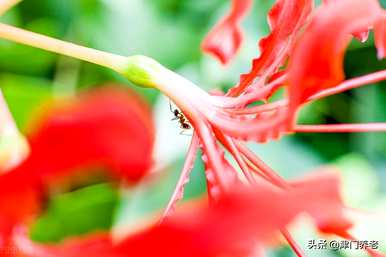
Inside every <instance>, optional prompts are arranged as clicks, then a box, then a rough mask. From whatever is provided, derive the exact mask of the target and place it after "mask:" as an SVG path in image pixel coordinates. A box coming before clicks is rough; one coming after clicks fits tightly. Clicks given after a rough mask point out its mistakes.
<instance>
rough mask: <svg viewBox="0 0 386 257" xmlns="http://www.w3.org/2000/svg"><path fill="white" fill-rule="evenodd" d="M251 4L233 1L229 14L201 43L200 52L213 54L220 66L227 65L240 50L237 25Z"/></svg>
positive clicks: (249, 0) (239, 0)
mask: <svg viewBox="0 0 386 257" xmlns="http://www.w3.org/2000/svg"><path fill="white" fill-rule="evenodd" d="M252 2H253V0H233V1H232V9H231V11H230V13H229V14H228V15H227V16H226V17H225V18H224V19H223V20H222V21H221V22H219V23H218V24H217V25H216V26H215V27H214V28H213V29H212V31H211V32H209V34H208V35H207V37H206V38H205V39H204V41H203V42H202V45H201V48H202V50H203V51H204V52H206V53H209V54H213V55H214V56H215V57H216V58H217V59H218V60H219V61H220V62H221V63H222V64H227V63H228V62H229V61H230V59H232V57H233V56H234V55H235V54H236V52H237V50H238V49H239V48H240V45H241V43H242V39H243V38H242V32H241V29H240V27H239V24H240V22H241V20H242V18H243V17H244V16H245V15H246V13H247V12H248V11H249V9H250V8H251V6H252Z"/></svg>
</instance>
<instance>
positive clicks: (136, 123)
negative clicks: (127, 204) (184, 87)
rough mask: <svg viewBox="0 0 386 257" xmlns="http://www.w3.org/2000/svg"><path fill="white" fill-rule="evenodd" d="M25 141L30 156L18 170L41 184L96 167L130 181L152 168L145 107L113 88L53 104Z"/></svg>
mask: <svg viewBox="0 0 386 257" xmlns="http://www.w3.org/2000/svg"><path fill="white" fill-rule="evenodd" d="M29 139H30V145H31V154H30V156H29V158H28V159H27V161H26V162H25V163H24V164H23V165H22V166H21V167H20V169H22V170H25V172H32V173H35V174H36V175H37V176H39V177H40V178H41V179H42V180H44V181H45V182H49V181H51V180H57V179H60V178H61V177H63V176H67V175H69V174H70V172H72V173H74V172H75V171H76V170H79V169H82V168H90V167H101V166H102V167H104V168H108V169H109V170H111V171H112V173H113V175H115V176H117V177H124V178H127V179H128V180H130V181H132V182H135V181H136V180H138V179H140V178H141V177H142V176H144V175H145V174H146V171H147V170H148V169H149V167H150V165H151V163H152V158H151V153H152V146H153V128H152V122H151V118H150V113H149V111H148V109H147V107H146V106H145V104H144V103H143V102H142V101H139V100H138V98H137V96H134V95H133V94H132V92H130V91H127V90H118V89H114V88H112V87H111V88H102V89H97V90H95V91H93V92H89V93H87V94H85V95H82V96H80V97H79V98H78V99H75V100H72V101H70V102H66V103H65V104H63V103H62V104H58V103H56V104H55V105H54V106H52V109H51V110H50V111H49V112H48V113H46V114H45V115H44V117H43V118H42V119H40V122H38V125H37V128H35V129H34V130H33V132H32V134H31V135H30V137H29ZM80 175H81V174H80Z"/></svg>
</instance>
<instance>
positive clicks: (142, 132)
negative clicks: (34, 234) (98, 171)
mask: <svg viewBox="0 0 386 257" xmlns="http://www.w3.org/2000/svg"><path fill="white" fill-rule="evenodd" d="M34 125H35V126H34V128H33V130H32V131H31V134H30V135H29V137H28V140H29V142H30V150H31V151H30V155H29V156H28V157H27V159H26V160H25V161H24V162H23V163H21V164H20V165H19V166H18V167H16V168H15V169H13V170H11V171H9V172H7V173H5V174H3V175H1V176H0V193H1V200H0V249H4V248H6V247H8V248H10V247H12V240H11V239H10V238H9V237H10V233H11V232H12V230H13V229H14V228H15V226H16V225H20V224H27V223H28V221H29V220H31V218H33V217H34V215H36V214H37V213H38V211H39V206H40V204H41V198H42V196H43V191H45V190H44V187H46V186H49V185H50V184H51V183H52V182H57V181H60V180H62V179H66V178H68V177H69V176H71V175H84V174H83V172H79V170H80V169H87V168H94V167H102V168H106V169H108V170H109V171H111V175H112V176H113V177H114V178H118V179H125V180H126V181H127V182H131V183H134V182H137V181H138V180H139V179H140V178H142V177H143V176H145V175H146V174H147V172H148V171H149V168H150V166H151V165H152V146H153V134H154V133H153V126H152V122H151V116H150V112H149V110H148V108H147V107H146V105H145V104H144V103H143V102H142V101H141V100H139V99H138V97H137V96H134V95H133V93H132V92H130V91H127V90H123V89H117V88H113V87H106V88H100V89H97V90H94V91H92V92H88V93H85V94H84V95H81V96H80V97H78V98H76V99H72V100H68V101H65V102H58V103H53V104H52V105H51V106H50V109H49V110H47V111H46V112H45V113H44V114H43V115H41V117H40V119H38V121H37V123H36V124H34ZM2 244H5V245H2ZM9 255H10V256H13V255H12V253H9ZM0 256H2V255H1V254H0Z"/></svg>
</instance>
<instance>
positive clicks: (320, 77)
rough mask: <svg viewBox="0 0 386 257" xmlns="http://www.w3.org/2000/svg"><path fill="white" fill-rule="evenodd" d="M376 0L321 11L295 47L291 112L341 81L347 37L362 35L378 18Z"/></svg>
mask: <svg viewBox="0 0 386 257" xmlns="http://www.w3.org/2000/svg"><path fill="white" fill-rule="evenodd" d="M380 10H381V8H380V6H379V3H378V1H377V0H340V1H337V2H336V3H334V4H327V5H323V6H321V7H320V9H319V10H318V11H317V12H316V14H315V16H314V18H313V21H312V23H311V25H310V26H309V28H308V29H307V30H306V32H305V33H304V36H303V37H302V38H301V39H300V40H299V42H298V43H297V45H296V47H295V50H294V52H293V55H292V60H291V62H290V68H289V84H290V85H289V97H290V103H291V110H292V111H295V109H296V108H297V106H299V105H300V104H301V103H303V102H304V101H305V100H306V99H307V98H308V97H310V96H311V95H313V94H315V93H317V92H319V91H320V90H322V89H326V88H329V87H333V86H335V85H337V84H338V83H339V82H341V81H342V80H343V79H344V73H343V58H344V50H345V48H346V47H347V45H348V43H349V39H350V37H349V36H348V35H349V34H350V33H355V32H358V31H365V30H366V29H367V28H369V27H370V26H371V25H373V23H374V22H375V21H376V20H377V18H378V17H379V14H380Z"/></svg>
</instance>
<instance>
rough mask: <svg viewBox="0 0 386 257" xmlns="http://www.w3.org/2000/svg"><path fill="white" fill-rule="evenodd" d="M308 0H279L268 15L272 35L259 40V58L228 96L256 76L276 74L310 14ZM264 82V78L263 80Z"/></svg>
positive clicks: (234, 93) (235, 92) (249, 82)
mask: <svg viewBox="0 0 386 257" xmlns="http://www.w3.org/2000/svg"><path fill="white" fill-rule="evenodd" d="M312 6H313V4H312V1H311V0H299V1H293V0H278V1H277V2H276V4H275V5H274V6H273V7H272V9H271V11H270V12H269V14H268V23H269V24H270V27H271V30H272V32H271V34H269V35H268V36H267V37H265V38H263V39H261V40H260V43H259V45H260V52H261V54H260V57H259V58H257V59H254V60H253V62H252V69H251V71H250V72H249V73H247V74H243V75H241V77H240V83H239V84H238V86H236V87H235V88H233V89H231V91H230V94H231V95H239V94H240V93H241V92H242V91H243V90H244V89H245V88H246V87H247V86H249V85H250V84H251V83H253V81H254V80H255V79H256V77H258V76H262V75H263V74H264V73H267V74H265V75H264V76H268V75H270V74H271V73H274V72H276V71H277V69H278V68H279V67H280V66H281V65H282V64H283V62H284V61H285V59H286V57H287V53H288V51H289V50H290V48H291V47H292V43H293V39H294V38H295V37H296V35H297V33H298V32H299V30H300V28H301V27H302V26H303V25H304V23H305V22H306V20H307V18H308V16H309V15H310V14H311V11H312ZM264 79H265V78H264Z"/></svg>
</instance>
